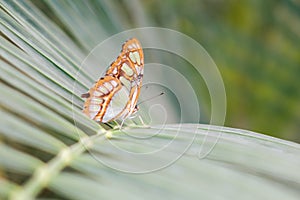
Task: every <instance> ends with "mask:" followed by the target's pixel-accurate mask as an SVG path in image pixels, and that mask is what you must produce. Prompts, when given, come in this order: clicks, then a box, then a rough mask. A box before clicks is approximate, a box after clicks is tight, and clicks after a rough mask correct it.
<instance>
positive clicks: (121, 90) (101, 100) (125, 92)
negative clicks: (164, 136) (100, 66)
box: [83, 38, 144, 122]
mask: <svg viewBox="0 0 300 200" xmlns="http://www.w3.org/2000/svg"><path fill="white" fill-rule="evenodd" d="M143 73H144V54H143V50H142V47H141V44H140V43H139V41H138V40H137V39H135V38H132V39H130V40H128V41H126V42H125V43H124V44H123V47H122V51H121V53H120V55H119V56H118V58H117V59H116V60H115V61H114V62H113V63H112V64H111V65H110V67H109V68H108V69H107V71H106V74H105V76H104V77H103V78H101V79H100V80H99V81H98V82H97V83H96V84H95V85H94V86H93V87H92V88H91V89H90V91H89V92H88V93H87V94H88V95H87V94H85V95H84V97H87V100H86V102H85V105H84V111H83V112H84V113H85V114H86V115H87V116H89V117H90V118H91V119H93V120H95V121H100V122H110V121H113V120H115V119H123V120H124V119H126V118H127V117H128V116H130V115H131V114H132V113H133V112H134V110H135V107H136V103H137V100H138V97H139V94H140V89H141V86H142V78H143Z"/></svg>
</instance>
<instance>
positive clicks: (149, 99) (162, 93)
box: [136, 92, 165, 106]
mask: <svg viewBox="0 0 300 200" xmlns="http://www.w3.org/2000/svg"><path fill="white" fill-rule="evenodd" d="M164 94H165V93H164V92H161V93H160V94H158V95H155V96H153V97H150V98H148V99H145V100H143V101H140V102H139V103H138V104H137V105H136V106H139V105H140V104H142V103H145V102H147V101H151V100H152V99H155V98H157V97H159V96H161V95H164Z"/></svg>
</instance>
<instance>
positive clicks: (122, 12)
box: [32, 0, 300, 142]
mask: <svg viewBox="0 0 300 200" xmlns="http://www.w3.org/2000/svg"><path fill="white" fill-rule="evenodd" d="M32 2H33V3H34V4H35V5H36V6H38V7H39V8H40V9H41V11H42V12H44V13H45V14H46V15H47V16H48V17H49V18H50V19H52V20H53V21H54V22H55V23H56V24H58V25H59V26H60V27H62V28H63V30H64V31H65V32H66V33H67V34H68V35H69V36H70V37H71V38H73V39H74V40H75V41H77V42H78V45H79V46H81V47H82V48H83V49H85V50H86V52H88V51H89V50H91V49H92V48H93V47H94V45H95V44H94V43H91V44H87V43H84V44H82V43H80V38H78V35H77V34H76V33H77V32H78V31H80V36H81V37H82V34H83V33H85V32H86V36H87V37H90V38H91V41H98V42H101V41H103V40H104V39H105V38H107V37H109V36H110V35H113V34H116V33H119V32H121V31H124V30H127V29H130V28H137V27H145V26H159V27H165V28H170V29H174V30H177V31H180V32H182V33H184V34H187V35H188V36H190V37H192V38H193V39H195V40H196V41H198V42H199V43H200V44H201V45H202V46H203V47H204V48H205V49H206V51H207V52H208V53H209V54H210V56H211V57H212V59H213V60H214V61H215V63H216V65H217V66H218V68H219V70H220V72H221V75H222V77H223V80H224V84H225V88H226V94H227V106H228V107H227V117H226V122H225V126H228V127H237V128H242V129H248V130H253V131H256V132H260V133H264V134H267V135H272V136H276V137H279V138H283V139H288V140H292V141H296V142H300V103H299V102H300V89H299V85H300V84H299V83H300V82H299V76H300V26H299V24H300V2H299V1H296V0H267V1H262V0H243V1H239V0H185V1H180V0H165V1H161V0H148V1H138V0H130V1H128V0H122V1H121V0H118V1H93V0H90V1H82V2H81V3H78V2H77V4H76V6H88V7H89V9H90V13H81V12H80V9H79V8H76V7H72V3H70V2H69V1H65V3H64V4H65V7H60V8H57V7H55V4H54V3H51V1H39V0H34V1H32ZM66 13H67V14H69V15H70V16H74V18H76V19H75V20H74V21H76V22H77V26H78V27H75V26H74V24H69V23H68V21H61V19H62V18H61V17H60V16H61V15H64V14H66ZM95 15H96V16H97V17H98V19H99V21H88V23H87V21H86V19H89V16H95ZM94 19H95V18H94ZM99 24H101V26H102V27H105V29H101V30H98V29H96V28H95V27H97V25H99ZM82 27H85V28H82ZM93 28H95V30H93V31H94V32H93V31H91V29H93ZM87 29H89V30H87ZM91 32H93V33H94V34H90V33H91ZM185 70H189V67H186V68H185ZM192 70H193V69H191V71H192ZM187 73H189V72H187ZM190 74H191V76H192V74H193V73H190ZM191 79H192V77H191ZM193 81H194V83H195V84H197V80H193ZM199 95H200V96H201V94H199ZM204 96H205V95H204ZM204 98H207V97H204ZM203 102H204V105H201V107H206V106H207V107H209V106H210V105H209V103H207V105H205V101H203ZM203 123H205V121H204V122H203Z"/></svg>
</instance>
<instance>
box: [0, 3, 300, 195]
mask: <svg viewBox="0 0 300 200" xmlns="http://www.w3.org/2000/svg"><path fill="white" fill-rule="evenodd" d="M37 4H38V3H37ZM41 4H42V5H40V9H41V8H42V7H43V6H44V7H46V8H47V9H50V8H51V9H52V11H53V12H54V14H53V13H52V15H54V16H55V19H53V20H54V21H55V20H59V21H55V23H54V22H53V21H52V20H50V19H49V18H48V17H49V16H46V15H45V14H44V13H43V12H41V10H40V9H38V8H37V7H36V6H35V5H34V4H32V3H31V2H29V1H1V2H0V6H1V9H0V16H1V18H0V30H1V34H0V36H1V37H0V40H1V42H0V45H1V48H0V55H1V60H0V78H1V84H0V91H1V96H0V108H1V109H0V119H1V121H0V198H1V199H62V198H64V199H80V200H81V199H117V198H122V199H141V198H143V199H162V198H164V199H254V198H255V199H283V198H284V199H291V200H292V199H298V197H299V195H300V192H299V191H300V175H299V173H298V171H299V166H300V158H299V154H300V145H299V144H296V143H293V142H288V141H284V140H280V139H276V138H273V137H269V136H265V135H261V134H257V133H253V132H249V131H244V130H238V129H232V128H224V127H217V126H208V125H199V124H174V125H171V124H170V125H164V126H160V125H156V126H154V125H152V126H150V127H147V128H146V127H144V128H141V127H134V126H133V127H126V128H124V129H123V130H114V129H112V130H105V129H104V128H103V127H101V126H100V125H99V124H97V123H95V122H93V121H91V120H89V119H88V118H87V117H85V116H84V115H83V114H82V112H81V107H82V104H83V102H82V99H81V98H80V97H79V93H78V91H83V90H86V89H87V88H88V84H87V83H90V82H91V81H92V78H91V77H92V75H91V74H89V73H85V72H82V73H83V75H82V77H84V79H83V80H82V81H80V82H79V81H77V80H76V77H77V72H78V70H79V69H80V65H81V62H82V60H83V59H84V58H85V56H86V54H87V52H88V51H89V50H91V49H92V48H93V47H94V46H95V45H96V44H97V43H98V42H100V41H102V40H103V39H104V38H105V37H106V35H109V34H111V33H112V32H113V31H116V30H118V28H119V27H120V25H121V24H128V22H124V23H123V20H124V21H126V20H125V19H123V18H122V15H121V14H120V13H118V12H117V14H116V15H113V16H112V14H111V13H112V12H111V10H114V9H118V8H117V6H116V5H115V4H113V3H111V2H110V1H76V2H73V1H45V2H42V3H41ZM131 6H134V5H133V4H132V5H131ZM74 11H76V12H74ZM123 12H125V11H123ZM48 14H49V13H48ZM139 15H141V13H140V14H139ZM103 18H104V19H111V20H112V21H113V26H110V25H108V23H107V22H106V21H105V20H99V19H103ZM143 18H145V17H144V16H143ZM57 24H59V25H60V26H62V27H64V28H65V30H64V31H63V30H61V28H60V27H59V26H58V25H57ZM125 26H126V25H125ZM65 32H66V33H67V34H66V33H65ZM95 33H97V34H95ZM75 83H76V86H77V87H78V88H76V90H74V84H75ZM157 133H159V134H157ZM107 134H111V137H112V138H111V139H107V138H106V137H105V135H107ZM153 135H155V136H153ZM216 141H217V143H216ZM212 147H213V148H212ZM211 148H212V151H210V153H209V154H207V155H206V156H205V157H201V156H200V155H201V152H202V151H204V150H210V149H211ZM120 149H121V150H120Z"/></svg>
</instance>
